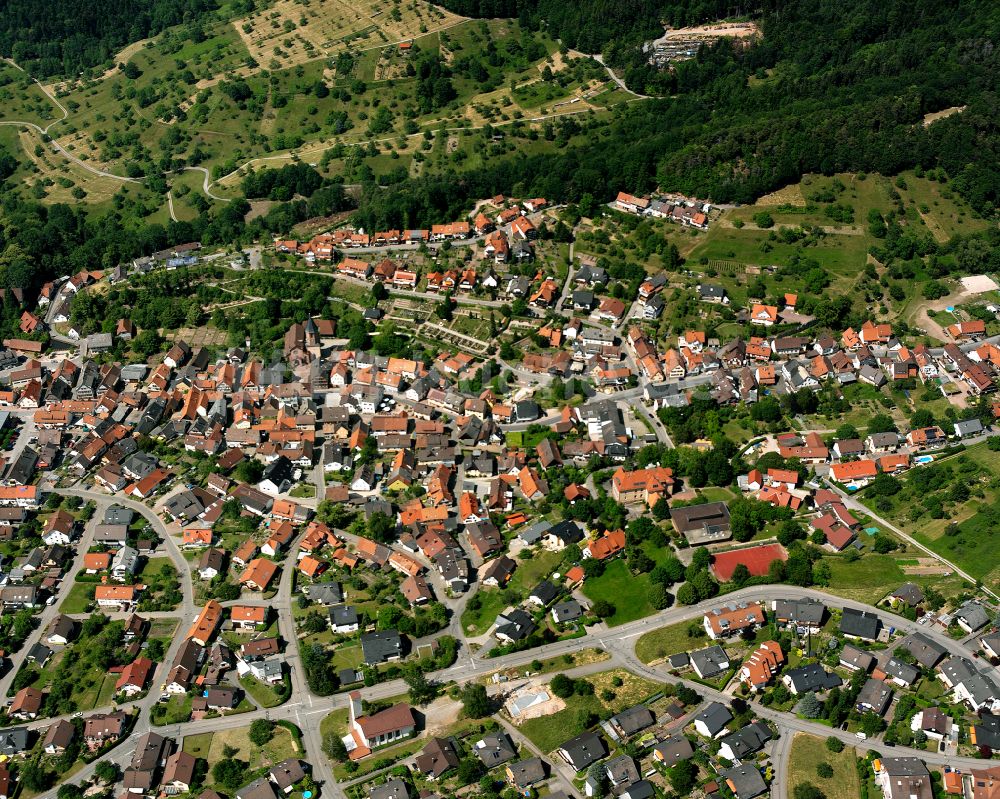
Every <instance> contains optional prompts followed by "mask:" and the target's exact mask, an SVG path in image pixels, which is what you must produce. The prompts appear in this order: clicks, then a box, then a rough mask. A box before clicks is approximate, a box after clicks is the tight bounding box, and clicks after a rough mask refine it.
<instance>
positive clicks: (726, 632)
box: [704, 602, 764, 640]
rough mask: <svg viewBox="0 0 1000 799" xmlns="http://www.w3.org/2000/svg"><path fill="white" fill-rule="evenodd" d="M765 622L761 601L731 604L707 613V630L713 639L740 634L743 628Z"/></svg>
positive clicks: (705, 624) (751, 627) (705, 623)
mask: <svg viewBox="0 0 1000 799" xmlns="http://www.w3.org/2000/svg"><path fill="white" fill-rule="evenodd" d="M763 623H764V609H763V607H762V606H761V604H760V602H751V603H749V604H746V605H743V604H739V605H738V604H735V603H734V604H731V605H724V606H722V607H720V608H715V609H713V610H710V611H709V612H708V613H706V614H705V618H704V626H705V632H707V633H708V637H709V638H711V639H712V640H715V639H717V638H724V637H727V636H730V635H738V634H739V633H741V632H742V631H743V630H747V629H753V628H756V627H759V626H760V625H762V624H763Z"/></svg>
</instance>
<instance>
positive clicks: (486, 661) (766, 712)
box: [25, 489, 1000, 799]
mask: <svg viewBox="0 0 1000 799" xmlns="http://www.w3.org/2000/svg"><path fill="white" fill-rule="evenodd" d="M60 493H66V494H68V495H71V496H81V497H83V498H85V499H95V500H99V501H103V502H104V503H106V504H107V503H110V502H111V501H112V500H111V499H110V498H108V497H105V496H102V495H100V494H97V493H96V492H91V491H82V490H75V489H67V490H65V491H64V492H63V491H61V492H60ZM114 501H115V502H121V504H124V505H127V506H128V507H131V508H133V509H135V510H137V511H139V512H141V513H143V514H144V515H145V516H146V517H147V518H149V519H151V521H152V520H153V519H155V515H154V514H152V512H151V511H150V509H149V508H148V507H146V506H144V505H142V504H141V503H137V502H132V501H127V500H126V501H121V500H119V499H117V498H116V499H115V500H114ZM155 525H156V529H157V530H158V532H160V534H161V535H163V536H164V541H167V542H169V543H168V544H167V550H168V552H170V553H171V557H173V558H174V560H175V562H177V560H178V559H180V561H181V562H183V563H186V561H184V559H183V557H182V556H181V555H180V552H179V550H177V547H176V544H175V543H174V542H172V541H171V540H170V536H169V535H168V534H167V529H166V526H165V525H164V524H163V522H162V521H161V520H159V519H155ZM296 555H297V548H293V549H292V550H291V551H290V552H289V554H288V556H287V557H286V558H285V561H284V569H283V574H282V579H281V584H280V587H279V590H278V594H277V596H276V597H275V598H274V600H273V602H272V604H273V606H274V607H276V608H277V610H278V624H279V630H280V633H281V636H282V638H284V639H285V641H286V642H288V644H289V652H288V653H287V662H288V665H289V668H290V670H291V677H292V693H291V697H290V698H289V701H287V702H286V703H284V704H283V705H280V706H278V707H275V708H271V709H270V710H263V709H257V710H254V711H251V712H248V713H243V714H240V715H238V716H235V717H232V716H228V717H221V718H213V719H205V720H201V721H193V722H187V723H184V724H180V725H170V726H169V727H153V726H152V725H151V724H150V720H149V710H150V708H151V706H152V705H153V704H154V700H155V699H156V698H157V694H156V692H151V693H150V694H148V695H147V696H146V697H145V698H143V699H142V700H139V701H138V702H135V703H132V705H134V706H135V707H137V708H138V709H139V713H140V716H139V719H138V721H137V723H136V726H135V729H134V731H133V733H132V735H131V736H130V738H129V740H128V742H123V743H122V744H121V745H119V746H118V747H116V748H115V749H114V750H113V751H112V752H111V753H110V754H109V755H108V757H107V758H106V759H110V760H112V761H114V762H116V763H118V764H119V765H122V764H127V762H128V761H129V759H130V758H131V755H132V749H133V748H134V747H132V748H130V746H129V743H134V741H135V740H136V739H137V738H138V737H139V736H141V735H142V734H144V733H145V732H147V731H150V730H156V731H158V732H160V733H161V734H166V735H171V736H175V737H178V738H183V737H184V736H186V735H195V734H199V733H205V732H213V731H218V730H221V729H226V728H228V727H231V726H233V725H234V724H237V725H239V726H243V725H245V724H249V723H250V722H251V721H253V720H254V719H257V718H269V719H271V720H287V721H290V722H292V723H294V724H296V725H297V726H298V727H299V729H300V730H301V731H302V735H303V743H304V745H305V749H306V752H305V753H303V758H304V759H306V760H308V761H309V762H310V763H312V765H313V768H314V773H315V776H316V778H317V780H318V781H319V782H320V783H322V784H323V790H324V792H325V794H326V795H329V796H333V797H337V799H345V796H346V795H345V794H344V791H343V786H342V785H339V784H337V782H336V781H335V779H334V777H333V772H332V768H331V766H330V762H329V760H328V759H327V757H326V756H325V755H324V754H323V752H322V740H321V736H320V734H319V725H320V722H321V721H322V719H323V717H325V716H326V715H327V714H329V713H330V712H331V711H333V710H337V709H342V708H346V707H347V704H348V697H347V694H346V693H339V694H334V695H332V696H324V697H319V696H315V695H313V694H312V693H311V692H310V691H309V689H308V686H307V685H306V683H305V680H304V675H303V674H302V671H301V666H300V664H299V662H298V657H297V652H295V651H294V650H295V646H294V644H295V642H296V640H297V637H296V633H295V628H294V622H293V620H292V616H291V613H290V612H289V610H290V607H291V602H292V591H291V585H292V570H293V565H294V563H295V559H296ZM182 574H184V575H189V571H188V570H187V569H186V568H185V569H184V570H183V572H182ZM184 596H185V601H184V607H183V609H182V611H181V612H182V613H183V615H185V616H192V617H193V615H194V614H195V611H196V609H195V607H194V605H193V602H192V600H191V588H190V580H189V579H188V586H187V588H186V589H185V594H184ZM802 597H811V598H815V599H818V600H820V601H822V602H824V603H825V604H826V605H827V606H828V607H832V608H855V609H858V610H868V611H869V612H874V613H876V614H878V615H879V616H880V617H881V618H882V619H883V623H884V624H885V625H886V626H890V627H894V628H895V629H897V630H901V631H906V632H915V631H919V632H921V633H922V634H924V635H926V636H928V637H929V638H931V639H932V640H934V641H936V642H937V643H939V644H941V645H942V646H944V647H945V648H946V650H947V651H948V652H949V653H950V654H952V655H961V656H964V657H974V655H972V653H971V651H970V650H969V649H968V648H966V647H965V646H963V645H962V643H961V642H958V641H955V640H954V639H952V638H951V637H949V636H948V635H945V634H944V633H941V632H939V631H937V630H934V629H929V628H927V627H924V626H923V625H919V624H917V623H915V622H910V621H908V620H906V619H904V618H902V617H899V616H896V615H894V614H891V613H888V612H887V611H885V610H883V609H881V608H873V607H871V606H868V605H865V604H863V603H860V602H855V601H852V600H848V599H843V598H841V597H837V596H834V595H832V594H829V593H827V592H825V591H821V590H818V589H813V588H801V589H800V588H795V587H792V586H784V585H768V586H753V587H750V588H744V589H742V590H739V591H736V592H733V593H731V594H727V595H726V596H724V597H716V598H713V599H711V600H707V601H705V602H701V603H698V604H696V605H691V606H686V607H674V608H670V609H667V610H664V611H660V612H659V613H656V614H654V615H652V616H649V617H647V618H644V619H640V620H637V621H634V622H630V623H628V624H623V625H620V626H618V627H614V628H607V627H606V626H604V625H603V624H601V625H596V626H595V627H592V628H590V629H588V630H587V632H586V634H585V635H583V636H582V637H580V638H575V639H571V640H565V641H559V642H555V643H552V644H548V645H546V646H542V647H537V648H534V649H529V650H527V651H524V652H518V653H515V654H511V655H507V656H505V657H503V658H502V659H500V660H498V659H490V658H487V657H486V656H485V654H484V652H483V651H480V652H478V653H472V652H469V651H466V650H462V651H460V653H459V657H458V660H457V662H456V663H455V664H454V665H452V666H450V667H448V668H446V669H442V670H440V671H438V672H434V673H432V674H430V675H429V677H430V678H431V679H432V680H435V681H437V682H439V683H441V684H446V683H457V684H462V683H466V682H469V681H472V680H478V679H481V678H483V677H485V676H488V675H490V674H492V673H493V672H495V671H497V670H498V669H501V668H503V669H505V670H507V669H511V668H520V667H524V666H527V665H528V664H529V663H531V662H532V661H533V660H535V659H543V658H552V657H555V656H559V655H563V654H566V653H570V652H577V651H580V650H583V649H588V648H597V649H600V650H603V651H604V652H606V653H607V655H608V659H607V660H604V661H601V662H599V663H596V664H590V665H589V666H587V667H585V669H586V671H587V672H588V673H593V672H595V671H604V670H606V669H609V668H613V667H616V666H617V667H623V668H626V669H628V670H629V671H632V672H634V673H635V674H637V675H639V676H642V677H646V678H648V679H650V680H655V681H657V682H665V683H675V684H686V685H688V686H689V687H691V688H693V689H694V690H696V691H697V692H698V693H699V694H701V695H702V697H703V698H705V699H708V700H716V701H722V702H728V701H729V700H730V699H731V696H730V695H728V694H724V693H722V692H720V691H716V690H714V689H711V688H708V687H706V686H704V685H702V684H700V683H694V682H690V681H687V680H684V679H680V678H677V677H674V676H672V675H670V674H668V673H667V672H666V671H665V670H664V669H662V668H661V667H659V666H655V665H647V664H645V663H642V662H641V661H640V660H639V659H638V658H637V657H636V654H635V646H636V642H637V641H638V639H639V638H640V637H641V636H642V635H643V634H645V633H647V632H651V631H653V630H655V629H657V628H659V627H662V626H666V625H671V624H677V623H680V622H685V621H690V620H693V619H698V618H700V617H701V616H703V615H704V613H705V612H706V611H707V610H709V609H711V608H713V607H717V606H719V605H720V604H721V603H724V602H730V601H757V600H760V601H762V602H765V603H767V604H770V603H771V602H773V601H774V600H776V599H796V598H802ZM456 617H457V614H456ZM447 632H448V633H450V634H455V633H456V632H457V633H458V635H459V637H461V627H460V625H454V624H453V625H451V626H450V627H449V628H448V630H447ZM181 641H182V639H181V638H180V637H178V639H177V640H176V641H174V643H173V644H172V646H171V648H170V649H171V651H170V652H169V653H168V655H167V657H166V658H165V660H164V663H161V664H160V665H159V668H158V672H162V671H163V669H164V668H165V665H164V664H165V663H168V662H170V660H171V659H172V657H173V656H174V655H175V654H176V651H177V648H179V646H180V644H181ZM25 649H27V646H26V647H25ZM979 662H980V663H982V661H979ZM571 671H572V670H571ZM983 671H988V672H989V673H990V675H991V676H993V677H995V678H1000V673H998V671H997V669H995V668H994V667H992V666H988V667H987V668H986V669H983ZM161 676H162V675H161V674H160V673H158V674H157V677H156V679H157V680H159V679H161ZM406 690H407V687H406V684H405V683H404V682H403V680H401V679H397V680H390V681H387V682H383V683H379V684H377V685H375V686H372V687H369V688H365V689H364V690H363V694H364V696H365V698H366V699H368V700H369V701H373V700H379V699H385V698H389V697H393V696H398V695H399V694H401V693H405V692H406ZM490 690H491V692H493V693H496V692H498V691H499V690H500V688H498V687H497V686H491V687H490ZM750 704H751V707H752V708H753V711H754V713H756V714H757V715H758V716H759V717H761V718H764V719H767V720H768V721H770V722H772V723H773V724H774V725H775V727H776V728H777V730H778V731H779V738H778V743H777V744H776V748H775V759H776V761H777V764H778V765H781V764H782V763H783V762H784V761H785V760H787V756H788V748H789V746H790V739H791V737H792V736H793V735H794V734H795V733H797V732H802V733H808V734H811V735H817V736H821V737H828V736H831V735H832V736H834V737H837V738H839V739H840V740H842V741H844V742H845V743H848V744H850V745H851V746H854V747H855V748H857V749H859V750H862V751H868V750H877V749H879V748H880V747H881V746H882V744H881V741H880V740H878V739H869V740H859V739H858V738H857V737H856V736H855V735H854V734H853V733H851V732H847V731H843V730H835V729H832V728H831V727H829V726H828V725H826V724H822V723H820V722H818V721H810V720H807V719H801V718H798V717H797V716H795V715H794V714H792V713H782V712H778V711H774V710H771V709H769V708H767V707H764V706H763V705H761V704H759V703H758V702H750ZM52 721H53V719H45V720H39V721H36V722H33V723H32V724H31V725H30V726H32V727H36V728H40V727H43V726H47V725H48V724H51V723H52ZM894 753H895V754H896V755H898V756H912V757H919V758H921V759H923V760H924V761H926V762H928V763H930V764H937V765H945V764H949V765H952V766H956V767H964V768H972V767H977V766H981V765H982V761H981V760H978V759H975V758H963V757H955V756H951V755H945V754H940V753H937V752H927V751H924V750H922V749H921V750H917V749H909V748H907V747H903V746H897V747H895V749H894ZM93 769H94V765H93V764H91V765H88V766H85V767H84V768H83V769H81V770H80V771H79V772H77V773H76V774H75V775H74V777H75V779H77V780H84V779H87V778H88V777H90V776H91V775H92V774H93ZM779 777H780V775H779ZM780 782H782V779H778V780H776V783H780ZM783 790H784V789H783V788H779V792H778V796H779V799H783V793H782V791H783ZM55 793H56V791H55V789H52V790H51V791H48V792H47V793H45V794H42V796H43V797H44V799H51V798H52V797H55Z"/></svg>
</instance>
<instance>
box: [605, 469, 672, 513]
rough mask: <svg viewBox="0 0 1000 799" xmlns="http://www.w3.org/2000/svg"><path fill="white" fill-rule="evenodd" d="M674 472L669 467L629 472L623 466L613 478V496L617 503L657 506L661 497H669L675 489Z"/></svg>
mask: <svg viewBox="0 0 1000 799" xmlns="http://www.w3.org/2000/svg"><path fill="white" fill-rule="evenodd" d="M674 483H675V481H674V470H673V469H671V468H670V467H668V466H651V467H649V468H647V469H636V470H635V471H631V472H627V471H625V469H624V468H623V467H621V466H619V467H618V471H616V472H615V473H614V475H612V477H611V494H612V496H613V497H614V498H615V500H616V501H617V502H621V503H623V504H626V505H628V504H630V503H635V502H646V503H647V504H649V505H650V506H652V505H655V504H656V502H657V501H658V500H659V499H660V498H661V497H669V496H670V494H671V493H673V489H674Z"/></svg>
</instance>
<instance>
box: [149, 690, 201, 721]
mask: <svg viewBox="0 0 1000 799" xmlns="http://www.w3.org/2000/svg"><path fill="white" fill-rule="evenodd" d="M191 699H192V697H191V695H190V694H174V695H172V696H171V697H170V699H168V700H167V701H166V702H162V703H157V704H155V705H153V712H152V713H151V714H150V720H151V721H152V723H153V724H155V725H157V726H159V727H167V726H169V725H171V724H181V723H183V722H185V721H187V720H188V719H190V718H191Z"/></svg>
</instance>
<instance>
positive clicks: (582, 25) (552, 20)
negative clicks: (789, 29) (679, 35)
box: [439, 0, 759, 53]
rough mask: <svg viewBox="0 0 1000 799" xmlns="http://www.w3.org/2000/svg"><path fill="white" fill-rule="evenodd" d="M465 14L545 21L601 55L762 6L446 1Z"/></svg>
mask: <svg viewBox="0 0 1000 799" xmlns="http://www.w3.org/2000/svg"><path fill="white" fill-rule="evenodd" d="M439 4H440V5H442V6H444V7H445V8H447V9H448V10H449V11H453V12H455V13H456V14H462V15H463V16H466V17H483V18H494V17H517V18H518V19H519V20H520V22H521V24H522V25H524V26H525V27H527V28H529V29H530V28H537V27H539V26H541V25H544V26H546V27H547V28H548V30H549V31H550V33H552V35H553V36H555V37H556V38H558V39H560V40H561V41H562V42H563V43H564V44H565V45H566V46H567V47H571V48H574V49H577V50H580V51H582V52H584V53H600V52H602V51H604V50H605V48H606V47H607V46H608V45H609V44H610V43H614V45H615V47H616V48H621V47H622V46H623V45H627V46H629V47H636V46H638V45H639V44H641V43H642V41H643V40H649V39H655V38H657V37H658V36H659V35H660V34H661V33H662V32H663V24H662V23H663V22H664V21H666V22H669V23H670V24H671V25H673V26H674V27H682V26H684V25H691V24H696V23H699V22H705V21H707V20H717V19H723V18H726V17H734V16H742V15H745V14H751V13H754V12H756V11H757V10H758V8H759V4H758V3H749V2H746V0H660V1H659V2H656V0H573V2H569V0H441V2H440V3H439Z"/></svg>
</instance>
